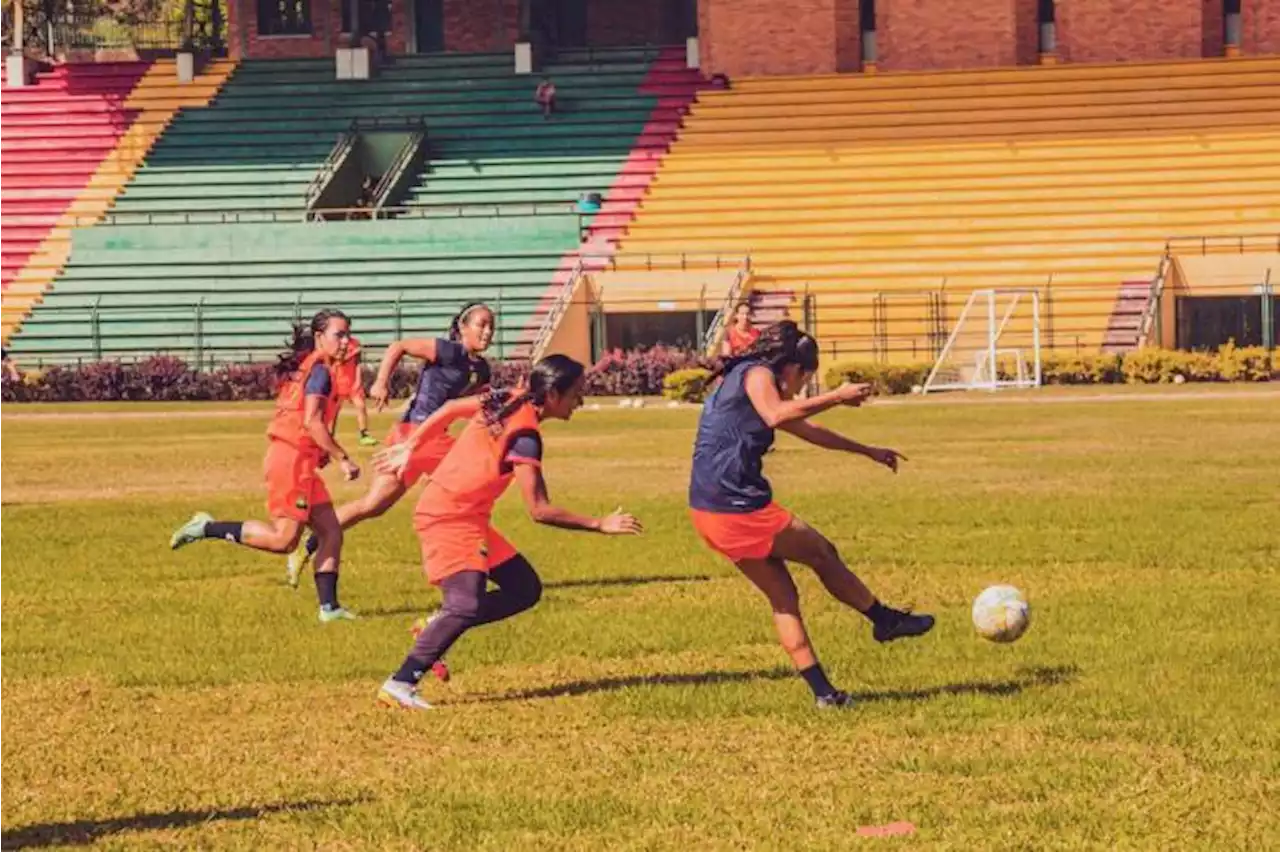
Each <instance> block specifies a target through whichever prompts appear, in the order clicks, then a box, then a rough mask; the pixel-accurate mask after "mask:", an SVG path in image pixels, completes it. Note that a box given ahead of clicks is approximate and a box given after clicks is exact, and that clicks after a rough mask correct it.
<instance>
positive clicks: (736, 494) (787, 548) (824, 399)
mask: <svg viewBox="0 0 1280 852" xmlns="http://www.w3.org/2000/svg"><path fill="white" fill-rule="evenodd" d="M817 369H818V344H817V342H816V341H815V340H814V339H813V338H812V337H810V336H809V335H807V334H804V333H802V332H801V331H800V330H799V329H798V328H797V327H796V324H795V323H794V322H790V321H784V322H779V323H776V324H774V325H771V326H769V327H768V328H766V329H764V331H763V332H762V333H761V335H760V339H759V340H757V341H756V342H755V344H754V345H752V347H751V348H750V349H748V350H747V351H746V352H744V353H743V354H741V355H738V356H736V357H733V358H730V359H728V360H727V361H725V362H724V363H723V364H722V365H721V367H720V368H719V370H718V371H717V372H716V374H715V376H713V378H714V377H718V378H720V380H721V381H720V384H719V386H718V387H716V389H715V390H714V391H712V392H711V395H710V396H708V397H707V401H706V403H705V404H704V405H703V408H702V415H701V418H700V419H699V421H698V434H697V438H696V440H695V442H694V448H693V472H692V476H691V477H690V481H689V506H690V512H691V515H692V517H693V525H694V528H695V529H696V530H697V531H698V534H699V535H700V536H701V537H702V539H703V541H705V542H706V543H707V545H708V546H709V547H710V548H711V549H712V550H714V551H716V552H717V553H721V554H723V555H724V556H725V557H727V558H728V559H729V560H730V561H731V562H733V563H734V564H735V565H737V567H738V570H740V571H741V572H742V573H743V574H745V575H746V576H747V579H749V580H750V581H751V582H752V583H754V584H755V585H756V587H757V588H759V589H760V591H761V592H763V593H764V595H765V597H766V598H768V600H769V605H770V607H772V609H773V623H774V627H775V628H776V629H777V631H778V638H779V639H780V640H781V642H782V647H783V648H784V649H785V650H786V652H787V653H788V654H789V655H790V656H791V661H792V662H793V663H794V664H795V667H796V668H797V669H798V670H799V672H800V676H801V677H803V678H804V680H805V682H806V683H807V684H808V685H809V687H810V688H811V689H812V690H813V695H814V698H815V700H816V701H817V705H818V707H820V708H827V707H845V706H848V705H851V704H852V699H851V698H850V696H849V695H848V693H845V692H841V691H840V690H838V689H836V688H835V687H834V686H832V684H831V681H829V680H828V679H827V675H826V673H825V672H824V671H823V669H822V666H821V665H820V664H819V663H818V658H817V656H816V655H815V654H814V652H813V647H812V646H811V645H810V643H809V634H808V632H807V631H806V630H805V626H804V621H803V620H802V619H801V617H800V599H799V593H798V592H797V590H796V585H795V582H794V581H793V580H792V578H791V574H790V573H789V572H788V570H787V562H799V563H801V564H804V565H808V566H809V567H810V568H812V569H813V570H814V572H815V573H816V574H817V575H818V579H819V580H821V581H822V584H823V585H824V586H825V587H826V589H827V591H828V592H829V593H830V594H831V595H832V597H834V598H836V600H838V601H840V602H841V603H843V604H846V605H848V606H851V607H853V608H854V609H856V610H858V611H859V612H861V613H862V614H863V615H865V616H866V617H867V619H868V620H869V621H870V622H871V623H872V625H873V629H872V636H873V637H874V638H875V640H876V641H877V642H888V641H890V640H893V639H899V638H902V637H906V636H920V635H923V634H925V633H928V632H929V630H930V629H932V628H933V616H931V615H914V614H912V613H909V612H903V611H901V610H896V609H892V608H890V607H887V606H885V605H884V604H882V603H880V601H879V600H877V599H876V597H875V595H873V594H872V593H871V591H870V590H869V589H868V588H867V587H866V585H865V584H864V583H863V582H862V581H861V580H860V579H858V577H857V576H855V575H854V574H853V572H851V571H850V570H849V569H848V567H846V566H845V564H844V562H843V560H841V558H840V554H839V552H837V550H836V548H835V545H833V544H832V543H831V542H829V541H828V540H827V539H826V538H824V537H823V536H822V534H821V533H819V532H818V531H817V530H815V529H813V528H812V527H810V526H809V525H808V524H806V523H805V522H804V521H802V520H800V519H799V518H797V517H796V516H795V515H793V514H791V513H790V512H789V511H787V510H786V509H784V508H782V507H781V506H779V505H778V504H777V503H774V502H773V491H772V488H771V487H770V485H769V482H768V480H766V479H765V478H764V474H763V463H762V462H763V458H764V455H765V453H766V452H767V451H768V450H769V447H770V446H772V444H773V439H774V430H776V429H782V430H783V431H785V432H790V433H791V434H792V435H795V436H796V437H797V438H800V439H802V440H804V441H808V442H809V443H811V444H814V445H816V446H819V447H822V448H823V449H827V450H840V451H843V452H847V453H855V454H857V455H862V456H866V457H867V458H869V459H871V460H872V461H874V462H876V463H877V464H882V465H884V466H885V467H887V468H889V469H890V470H892V471H893V472H895V473H897V471H898V463H899V462H900V461H905V457H904V456H903V455H902V454H900V453H898V452H896V451H894V450H890V449H884V448H880V447H868V446H866V445H864V444H860V443H858V442H857V441H854V440H852V439H850V438H846V437H844V436H843V435H839V434H836V433H835V432H832V431H831V430H829V429H826V428H824V427H822V426H818V425H816V424H814V423H810V422H809V421H808V419H807V418H809V417H812V416H813V415H815V414H818V413H819V412H822V411H826V410H827V409H828V408H833V407H835V406H837V405H849V406H857V405H860V404H861V403H862V402H863V401H864V400H866V398H867V397H868V395H869V394H870V386H869V385H844V386H843V387H840V388H837V389H836V390H833V391H831V392H829V393H824V394H820V395H818V396H814V397H810V398H809V399H796V398H795V397H796V394H797V393H799V391H800V389H801V388H803V387H804V386H805V384H806V382H808V381H809V379H810V377H812V375H813V374H814V372H815V371H816V370H817Z"/></svg>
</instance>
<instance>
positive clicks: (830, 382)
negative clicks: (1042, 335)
mask: <svg viewBox="0 0 1280 852" xmlns="http://www.w3.org/2000/svg"><path fill="white" fill-rule="evenodd" d="M931 366H932V365H930V364H874V363H869V362H865V361H841V362H837V363H835V364H832V365H831V366H830V367H829V368H827V371H826V374H825V375H824V377H823V381H824V384H825V385H826V387H828V388H834V387H837V386H838V385H840V384H841V383H843V382H869V383H870V384H872V385H874V386H875V389H876V393H878V394H899V393H910V392H911V391H912V388H914V387H915V386H917V385H923V384H924V380H925V378H927V377H928V375H929V370H930V369H931ZM1015 367H1016V365H1015V364H1014V363H1012V362H1001V363H1000V364H999V369H1000V373H1001V374H1002V375H1003V376H1005V377H1011V376H1012V375H1013V373H1014V372H1015ZM1277 367H1280V359H1277V358H1276V357H1275V356H1274V353H1271V352H1268V351H1267V350H1266V349H1264V348H1262V347H1261V346H1251V347H1245V348H1241V347H1237V346H1235V345H1233V344H1230V343H1228V344H1227V345H1225V346H1223V347H1222V348H1220V349H1219V350H1218V351H1217V352H1182V351H1179V350H1171V349H1139V350H1138V351H1136V352H1131V353H1129V354H1128V355H1123V356H1122V355H1106V354H1102V353H1088V354H1085V353H1059V352H1046V353H1044V354H1043V355H1042V356H1041V358H1040V373H1041V377H1042V378H1043V381H1044V383H1045V384H1046V385H1109V384H1172V383H1180V382H1266V381H1270V380H1271V379H1272V378H1275V377H1276V370H1277ZM1027 370H1028V372H1030V366H1028V367H1027Z"/></svg>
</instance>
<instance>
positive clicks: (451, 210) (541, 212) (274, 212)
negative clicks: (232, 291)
mask: <svg viewBox="0 0 1280 852" xmlns="http://www.w3.org/2000/svg"><path fill="white" fill-rule="evenodd" d="M311 212H319V211H309V210H307V209H305V208H303V207H263V208H260V209H257V210H198V209H178V210H150V211H141V210H140V211H138V212H136V213H134V212H129V211H117V212H113V213H107V214H105V215H104V216H96V215H89V214H66V215H63V216H61V217H59V220H58V224H59V225H60V226H62V227H69V228H84V227H90V226H94V225H98V226H105V227H117V226H128V225H214V224H216V225H234V224H239V223H244V224H253V225H260V224H262V223H263V222H300V221H303V220H305V219H306V218H307V216H308V215H309V214H310V213H311ZM324 213H325V214H337V213H358V214H363V216H364V218H368V219H390V218H397V219H403V218H410V219H467V218H475V219H484V218H495V219H503V218H519V217H522V216H526V217H527V216H564V215H571V216H577V217H578V219H579V220H581V219H583V218H585V217H584V216H583V215H582V214H579V213H577V211H575V210H574V206H573V204H572V203H571V202H568V201H565V202H557V203H555V204H548V203H545V202H531V203H528V204H483V203H474V204H431V203H427V204H415V205H414V206H412V207H383V208H380V209H378V210H374V209H373V208H372V207H334V208H325V210H324ZM46 224H48V218H47V217H43V216H24V215H22V214H14V215H9V216H0V226H4V227H8V226H10V225H18V226H21V225H46Z"/></svg>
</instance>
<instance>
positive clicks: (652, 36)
mask: <svg viewBox="0 0 1280 852" xmlns="http://www.w3.org/2000/svg"><path fill="white" fill-rule="evenodd" d="M364 1H365V2H366V3H367V2H368V0H364ZM343 2H352V0H231V3H230V4H229V5H230V9H229V15H228V18H229V20H228V27H229V33H228V41H229V44H230V50H231V55H232V56H233V57H236V58H240V57H263V58H294V57H325V56H332V55H333V52H334V50H335V49H336V48H337V47H340V46H342V45H343V44H344V43H345V41H346V39H345V37H344V36H343V14H342V5H341V4H342V3H343ZM380 2H383V3H387V4H389V13H388V14H385V15H384V19H385V20H387V21H388V22H389V25H388V26H387V32H386V47H387V49H388V50H389V51H391V52H392V53H397V54H398V53H406V52H415V51H426V50H438V49H443V50H446V51H457V52H477V51H505V50H510V49H511V47H512V45H514V44H515V43H516V42H517V41H518V40H520V37H521V33H522V30H523V29H527V24H528V21H529V20H531V16H532V17H536V16H537V15H538V14H540V13H539V12H536V11H531V10H533V9H539V8H541V9H543V10H545V9H549V8H550V9H561V10H564V9H570V10H571V12H572V14H571V17H572V19H573V26H574V27H575V28H576V29H575V30H574V31H575V32H576V36H575V37H574V38H575V41H576V42H579V43H585V44H586V45H592V46H600V47H604V46H615V45H641V44H670V43H676V42H679V41H681V40H682V38H683V36H684V35H685V34H687V33H692V32H693V31H695V30H696V32H697V34H698V36H699V46H700V51H701V61H702V67H703V70H704V71H705V72H707V73H725V74H728V75H729V76H731V77H734V76H753V75H766V74H827V73H837V72H849V71H858V70H861V69H862V67H863V60H862V57H863V29H864V27H865V26H868V25H869V22H870V21H871V20H874V29H875V39H876V47H877V62H876V68H877V69H878V70H880V71H911V70H942V69H950V68H987V67H1001V66H1011V65H1030V64H1035V63H1036V62H1039V61H1040V50H1039V38H1040V35H1039V33H1040V16H1041V14H1043V9H1044V7H1045V6H1046V4H1044V3H1042V2H1040V0H971V2H969V3H967V4H958V3H956V2H955V0H789V2H787V3H785V4H780V3H777V2H774V0H380ZM522 3H524V4H528V7H529V8H527V9H525V10H524V15H525V16H526V22H525V23H526V26H525V27H522V23H521V15H522ZM869 3H873V4H874V5H873V6H871V5H864V4H869ZM1053 6H1054V11H1053V17H1054V19H1055V22H1056V33H1057V50H1056V52H1055V53H1056V56H1055V58H1056V59H1057V60H1058V61H1061V62H1076V63H1081V62H1128V61H1144V60H1147V61H1150V60H1170V59H1191V58H1197V57H1205V56H1208V57H1212V56H1221V55H1222V54H1223V50H1224V47H1223V26H1224V19H1223V6H1224V4H1223V0H1124V2H1117V0H1056V2H1055V3H1054V4H1053ZM280 8H287V9H289V10H292V11H294V12H295V13H296V14H295V18H294V19H291V21H290V22H289V23H287V24H286V25H285V26H284V27H283V28H284V29H286V30H291V31H287V32H279V30H280V29H281V25H280V23H279V21H278V20H275V19H273V21H274V26H275V29H276V30H277V32H276V34H270V33H271V30H272V23H273V22H272V21H268V22H267V23H266V25H265V26H264V25H263V21H262V19H263V15H264V14H265V15H268V16H270V15H273V14H277V13H276V10H278V9H280ZM362 8H368V7H367V6H366V7H362ZM695 8H696V12H695V11H694V9H695ZM304 9H305V11H306V14H305V15H303V14H302V13H301V12H299V11H297V10H304ZM1241 10H1242V13H1241V39H1240V41H1241V44H1240V53H1241V54H1243V55H1246V56H1248V55H1258V54H1275V53H1280V0H1242V2H1241ZM363 14H364V13H362V15H363ZM561 14H564V12H563V11H561ZM302 17H305V18H306V19H307V26H306V27H305V28H303V27H300V26H298V25H297V19H298V18H302ZM365 17H366V20H367V17H368V16H365ZM695 18H696V20H695ZM302 29H305V31H297V32H295V31H292V30H302Z"/></svg>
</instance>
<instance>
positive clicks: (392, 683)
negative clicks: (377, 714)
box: [378, 678, 432, 710]
mask: <svg viewBox="0 0 1280 852" xmlns="http://www.w3.org/2000/svg"><path fill="white" fill-rule="evenodd" d="M378 703H379V704H381V705H383V706H384V707H400V708H403V709H405V710H430V709H432V707H431V705H430V704H428V703H427V701H426V699H424V698H423V697H422V696H420V695H418V690H417V689H416V688H415V687H413V686H412V685H411V684H407V683H402V682H401V681H398V680H396V679H395V678H387V679H386V680H385V681H383V684H382V688H381V689H379V690H378Z"/></svg>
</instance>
